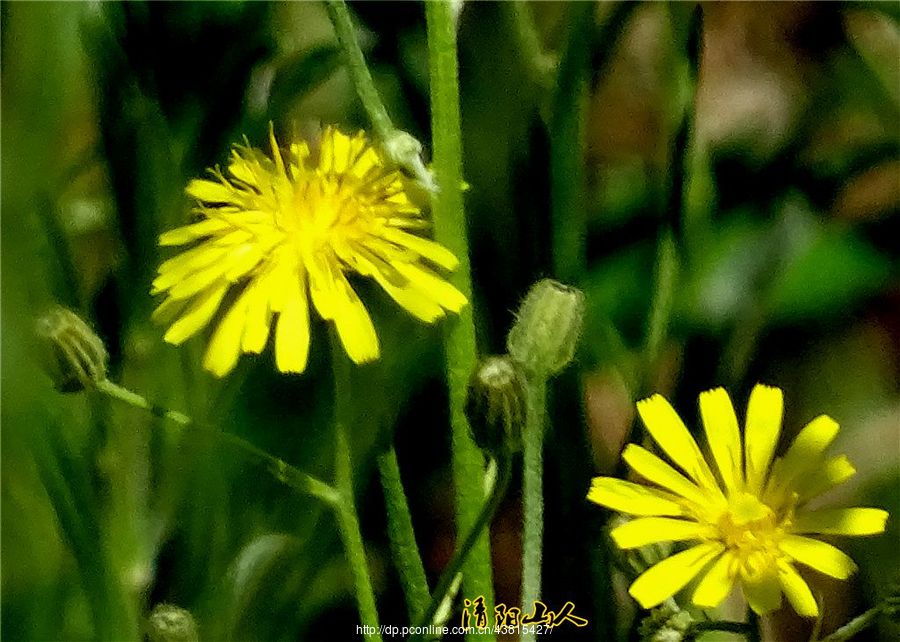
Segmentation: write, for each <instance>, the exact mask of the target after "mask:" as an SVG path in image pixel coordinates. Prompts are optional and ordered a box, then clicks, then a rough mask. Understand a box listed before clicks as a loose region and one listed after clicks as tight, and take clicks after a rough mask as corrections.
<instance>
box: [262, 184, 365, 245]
mask: <svg viewBox="0 0 900 642" xmlns="http://www.w3.org/2000/svg"><path fill="white" fill-rule="evenodd" d="M363 205H364V204H363V203H361V202H360V200H359V198H358V195H357V194H356V193H355V192H354V190H353V189H352V188H351V187H349V186H346V185H342V184H341V183H340V182H337V181H334V180H329V179H327V178H324V177H320V176H311V177H309V178H307V179H306V180H301V181H298V182H297V183H296V184H295V185H294V198H293V203H292V208H291V209H290V211H289V212H286V213H285V214H286V215H285V216H282V217H281V220H280V221H279V226H280V227H281V228H282V229H283V230H284V231H285V232H287V234H288V235H289V236H290V237H291V239H292V241H293V242H294V243H296V244H297V245H298V246H300V247H303V248H304V249H308V250H313V251H318V250H322V249H325V248H328V247H331V248H334V247H335V245H340V244H342V243H345V242H347V241H352V240H355V239H359V238H362V237H364V236H365V235H366V234H367V232H368V230H369V228H370V226H371V216H370V215H369V213H368V211H367V210H368V208H366V207H364V206H363Z"/></svg>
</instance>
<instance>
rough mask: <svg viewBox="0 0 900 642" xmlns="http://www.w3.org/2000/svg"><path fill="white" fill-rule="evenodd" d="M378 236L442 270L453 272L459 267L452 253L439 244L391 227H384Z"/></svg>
mask: <svg viewBox="0 0 900 642" xmlns="http://www.w3.org/2000/svg"><path fill="white" fill-rule="evenodd" d="M379 235H380V236H381V237H382V238H384V239H386V240H388V241H390V242H392V243H396V244H397V245H400V246H402V247H405V248H408V249H410V250H412V251H413V252H416V253H417V254H419V255H421V256H423V257H425V258H426V259H428V260H429V261H431V262H432V263H435V264H437V265H440V266H441V267H442V268H446V269H448V270H455V269H456V267H457V266H458V265H459V260H457V258H456V256H455V255H454V254H453V252H451V251H450V250H448V249H447V248H445V247H444V246H443V245H441V244H440V243H435V242H434V241H432V240H430V239H426V238H422V237H421V236H416V235H414V234H409V233H408V232H404V231H403V230H397V229H393V228H391V227H385V228H384V229H383V230H382V231H381V232H380V233H379Z"/></svg>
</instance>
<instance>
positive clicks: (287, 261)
mask: <svg viewBox="0 0 900 642" xmlns="http://www.w3.org/2000/svg"><path fill="white" fill-rule="evenodd" d="M269 143H270V145H271V154H272V155H271V157H268V156H266V155H265V154H264V153H263V152H261V151H260V150H257V149H254V148H252V147H250V146H249V144H246V145H239V146H236V147H235V148H234V150H233V152H232V155H231V158H230V161H229V164H228V167H227V176H226V175H224V174H222V173H221V172H220V171H218V170H214V171H213V172H212V174H213V177H214V180H205V179H195V180H192V181H191V182H190V183H189V184H188V186H187V193H188V195H189V196H191V197H193V198H195V199H196V200H197V202H198V207H197V208H196V210H195V212H196V213H197V214H198V215H199V219H198V220H197V221H196V222H194V223H191V224H190V225H185V226H184V227H179V228H176V229H174V230H171V231H169V232H166V233H164V234H162V235H161V236H160V240H159V242H160V245H164V246H182V245H188V244H193V247H191V248H190V249H187V250H186V251H184V252H182V253H181V254H179V255H177V256H175V257H173V258H171V259H169V260H167V261H165V262H164V263H163V264H162V265H161V266H160V267H159V274H158V276H157V277H156V279H155V280H154V281H153V288H152V292H153V293H154V294H164V295H165V299H164V300H163V302H162V304H161V305H160V306H159V307H158V308H157V309H156V311H155V312H154V314H153V316H154V319H155V320H157V321H158V322H160V323H164V324H167V325H169V328H168V330H167V331H166V333H165V337H164V338H165V340H166V341H167V342H169V343H173V344H176V345H177V344H180V343H182V342H184V341H185V340H187V339H188V338H189V337H191V336H193V335H194V334H196V333H197V332H199V331H200V330H201V329H203V328H204V327H205V326H207V325H208V324H209V323H210V321H211V320H212V319H213V317H214V316H216V313H217V312H218V311H219V310H220V308H221V309H223V310H224V311H223V313H222V314H221V315H220V317H221V318H220V319H219V320H218V322H217V325H216V327H215V329H214V331H213V332H212V336H211V338H210V340H209V345H208V347H207V350H206V355H205V357H204V360H203V365H204V367H205V368H206V369H207V370H209V371H211V372H212V373H213V374H215V375H217V376H223V375H225V374H227V373H228V372H230V371H231V370H232V369H233V368H234V366H235V364H236V363H237V360H238V358H239V356H240V354H241V353H260V352H262V350H263V349H264V348H265V346H266V343H267V342H268V338H269V333H270V330H271V328H272V326H273V325H274V335H275V339H274V343H275V362H276V365H277V367H278V369H279V370H280V371H282V372H303V371H304V370H305V369H306V363H307V357H308V354H309V342H310V313H309V307H310V306H309V300H310V299H311V300H312V303H313V305H314V306H315V309H316V310H317V311H318V313H319V315H320V316H321V317H322V318H324V319H326V320H329V321H331V322H333V323H334V326H335V328H336V329H337V334H338V336H339V338H340V341H341V343H342V344H343V346H344V349H345V350H346V351H347V354H348V355H349V356H350V358H351V359H352V360H353V361H354V362H355V363H365V362H368V361H372V360H374V359H377V358H378V356H379V344H378V337H377V335H376V333H375V328H374V326H373V324H372V320H371V318H370V317H369V314H368V312H367V311H366V308H365V306H364V305H363V303H362V301H361V300H360V298H359V297H358V296H357V294H356V292H355V291H354V290H353V288H352V287H351V285H350V282H349V281H348V279H347V276H348V274H351V273H356V274H358V275H361V276H365V277H371V278H372V279H374V280H375V282H376V283H378V285H379V286H381V288H383V289H384V291H385V292H387V294H388V295H389V296H390V297H391V298H392V299H394V300H395V301H396V302H397V303H399V304H400V306H401V307H403V308H404V309H406V310H407V311H408V312H409V313H411V314H412V315H413V316H415V317H417V318H419V319H421V320H422V321H425V322H427V323H432V322H434V321H436V320H438V319H440V318H441V317H443V316H444V314H445V311H447V310H450V311H453V312H458V311H459V310H460V309H461V308H462V307H463V306H464V305H465V304H466V302H467V301H466V298H465V297H464V296H463V295H462V294H461V293H460V292H459V291H458V290H457V289H456V288H454V287H453V286H452V285H450V284H449V283H448V282H446V281H445V280H444V279H443V278H442V277H441V276H439V275H438V274H437V273H436V272H435V271H434V270H433V269H432V267H431V266H430V265H429V264H432V265H433V266H437V267H440V268H444V269H447V270H453V269H454V268H455V267H456V265H457V263H458V261H457V259H456V257H455V256H454V255H453V254H452V253H451V252H450V251H449V250H447V249H446V248H444V247H443V246H441V245H439V244H437V243H435V242H434V241H431V240H429V239H427V238H424V237H422V236H419V235H418V234H416V232H418V231H420V230H423V229H425V228H427V227H428V223H427V221H426V220H425V219H424V218H423V216H422V213H421V211H420V209H419V208H418V207H417V206H416V205H415V204H414V203H413V202H412V201H411V200H410V198H409V195H408V194H407V191H406V184H407V183H406V182H405V179H404V177H403V176H402V175H401V174H400V172H399V171H397V170H396V169H393V168H391V167H390V166H389V164H388V163H387V162H386V161H385V159H384V158H383V156H382V155H381V154H380V153H379V152H378V151H376V149H375V148H374V147H373V146H371V145H370V144H369V142H368V141H367V139H366V136H365V134H364V133H363V132H360V133H358V134H356V135H355V136H352V137H351V136H347V135H345V134H343V133H341V132H340V131H338V130H337V129H335V128H333V127H328V128H326V129H325V131H324V132H323V134H322V138H321V141H320V146H319V150H318V153H313V152H312V151H311V150H310V147H309V146H308V145H307V144H306V143H305V142H294V143H292V144H291V145H290V149H289V150H286V154H285V155H284V156H283V155H282V150H280V149H279V147H278V144H277V142H276V140H275V136H274V133H272V132H271V130H270V133H269ZM276 316H277V319H274V317H276ZM273 319H274V321H273Z"/></svg>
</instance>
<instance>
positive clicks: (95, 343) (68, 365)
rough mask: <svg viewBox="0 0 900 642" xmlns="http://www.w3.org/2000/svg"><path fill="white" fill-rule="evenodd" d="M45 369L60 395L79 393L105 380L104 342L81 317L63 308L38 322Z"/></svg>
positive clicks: (36, 326) (48, 314)
mask: <svg viewBox="0 0 900 642" xmlns="http://www.w3.org/2000/svg"><path fill="white" fill-rule="evenodd" d="M35 332H36V334H37V336H38V338H39V339H40V340H41V342H42V352H43V355H42V356H43V362H44V369H45V370H46V372H47V374H48V375H50V378H51V379H52V380H53V385H55V386H56V389H57V390H59V391H60V392H80V391H81V390H84V389H85V388H93V387H95V386H96V385H97V384H98V383H100V382H101V381H103V380H104V379H106V364H107V361H108V360H109V355H108V354H107V352H106V347H105V346H104V345H103V341H102V340H101V339H100V337H98V336H97V335H96V333H95V332H94V331H93V330H92V329H91V327H90V326H89V325H88V324H87V323H85V322H84V321H83V320H82V319H81V317H79V316H78V315H77V314H75V313H74V312H72V311H71V310H68V309H66V308H64V307H62V306H56V307H54V308H53V309H52V310H51V311H50V312H48V313H47V314H45V315H44V316H43V317H41V318H40V319H38V321H37V323H36V324H35Z"/></svg>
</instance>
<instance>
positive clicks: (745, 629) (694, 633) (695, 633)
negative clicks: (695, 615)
mask: <svg viewBox="0 0 900 642" xmlns="http://www.w3.org/2000/svg"><path fill="white" fill-rule="evenodd" d="M750 628H751V626H750V624H748V623H747V622H731V621H727V620H707V621H705V622H694V623H692V624H691V626H690V628H689V629H688V631H687V633H686V634H685V636H684V640H685V642H691V641H693V640H696V639H697V638H698V637H700V636H702V635H703V634H704V633H708V632H710V631H722V632H724V633H739V634H741V635H744V636H747V637H748V639H749V638H750V635H751V632H750Z"/></svg>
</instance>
